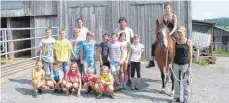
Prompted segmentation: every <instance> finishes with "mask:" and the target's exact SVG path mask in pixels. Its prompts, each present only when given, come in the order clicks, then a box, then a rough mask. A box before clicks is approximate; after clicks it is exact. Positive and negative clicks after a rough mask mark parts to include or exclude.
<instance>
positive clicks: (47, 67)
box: [43, 61, 53, 73]
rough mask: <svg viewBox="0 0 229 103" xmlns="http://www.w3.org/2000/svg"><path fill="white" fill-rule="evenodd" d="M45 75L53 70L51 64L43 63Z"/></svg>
mask: <svg viewBox="0 0 229 103" xmlns="http://www.w3.org/2000/svg"><path fill="white" fill-rule="evenodd" d="M43 65H44V70H45V73H47V72H50V71H51V69H53V63H49V62H46V61H43Z"/></svg>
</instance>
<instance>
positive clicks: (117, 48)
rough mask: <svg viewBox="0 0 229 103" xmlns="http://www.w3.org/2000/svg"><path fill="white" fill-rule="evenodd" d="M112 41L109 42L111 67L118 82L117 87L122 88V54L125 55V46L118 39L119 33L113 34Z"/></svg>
mask: <svg viewBox="0 0 229 103" xmlns="http://www.w3.org/2000/svg"><path fill="white" fill-rule="evenodd" d="M111 38H112V41H111V43H110V44H109V57H110V59H111V60H110V67H111V68H110V69H111V73H112V75H113V76H114V79H115V82H116V85H117V86H116V89H120V87H122V85H120V82H119V71H120V65H122V63H123V61H122V58H121V57H122V56H123V47H122V46H121V44H120V42H119V41H117V34H115V33H113V34H111Z"/></svg>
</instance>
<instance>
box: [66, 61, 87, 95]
mask: <svg viewBox="0 0 229 103" xmlns="http://www.w3.org/2000/svg"><path fill="white" fill-rule="evenodd" d="M70 68H71V69H70V71H69V72H68V73H67V77H66V80H65V81H63V87H66V96H68V95H69V93H70V94H71V93H72V89H73V88H74V89H75V90H77V96H80V91H81V85H82V84H81V75H80V72H79V68H78V66H77V64H76V63H75V62H73V63H72V64H71V66H70Z"/></svg>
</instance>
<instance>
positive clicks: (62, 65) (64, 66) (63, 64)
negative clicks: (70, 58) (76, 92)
mask: <svg viewBox="0 0 229 103" xmlns="http://www.w3.org/2000/svg"><path fill="white" fill-rule="evenodd" d="M59 63H60V69H61V70H62V71H63V72H68V70H69V67H68V63H67V62H59Z"/></svg>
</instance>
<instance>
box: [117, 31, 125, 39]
mask: <svg viewBox="0 0 229 103" xmlns="http://www.w3.org/2000/svg"><path fill="white" fill-rule="evenodd" d="M123 35H124V36H125V40H126V33H125V32H121V33H120V34H119V38H118V39H119V40H120V39H121V36H123Z"/></svg>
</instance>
